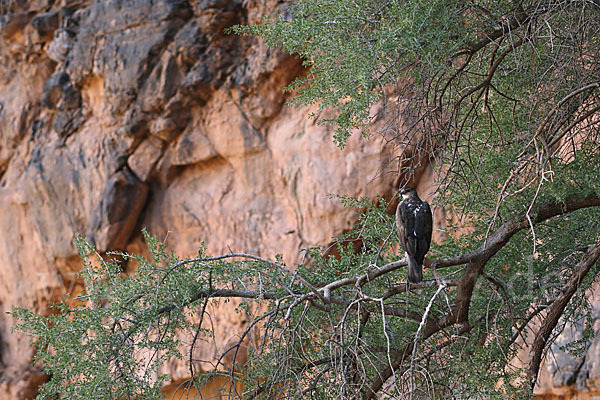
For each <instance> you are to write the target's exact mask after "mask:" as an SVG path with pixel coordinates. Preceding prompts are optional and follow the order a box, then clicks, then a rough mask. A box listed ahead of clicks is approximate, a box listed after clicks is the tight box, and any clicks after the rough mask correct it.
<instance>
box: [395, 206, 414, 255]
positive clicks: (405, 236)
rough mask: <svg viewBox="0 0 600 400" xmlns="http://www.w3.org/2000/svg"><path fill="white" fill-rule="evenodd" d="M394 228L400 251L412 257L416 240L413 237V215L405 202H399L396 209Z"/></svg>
mask: <svg viewBox="0 0 600 400" xmlns="http://www.w3.org/2000/svg"><path fill="white" fill-rule="evenodd" d="M396 227H397V228H398V238H399V239H400V244H401V245H402V249H404V251H406V252H407V253H408V254H409V255H411V256H413V255H414V254H415V252H416V251H417V240H416V237H415V235H414V231H415V215H414V213H413V210H411V208H410V206H409V205H408V204H407V203H405V202H401V203H400V204H399V205H398V208H397V209H396Z"/></svg>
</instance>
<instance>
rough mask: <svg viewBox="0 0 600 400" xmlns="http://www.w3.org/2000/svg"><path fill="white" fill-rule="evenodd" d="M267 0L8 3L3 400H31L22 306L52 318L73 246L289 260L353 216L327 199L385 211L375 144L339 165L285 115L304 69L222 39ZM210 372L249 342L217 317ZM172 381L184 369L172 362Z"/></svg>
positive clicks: (1, 149)
mask: <svg viewBox="0 0 600 400" xmlns="http://www.w3.org/2000/svg"><path fill="white" fill-rule="evenodd" d="M280 6H282V5H281V4H279V2H277V1H275V0H268V1H253V0H250V1H241V0H239V1H238V0H234V1H221V0H199V1H183V0H154V1H148V0H126V1H125V0H97V1H90V0H79V1H77V0H60V1H59V0H31V1H26V0H22V1H8V2H7V1H0V226H1V227H2V229H1V230H0V277H1V279H0V399H23V398H26V397H32V396H34V395H35V392H36V387H37V385H39V384H40V382H42V381H43V380H44V379H45V378H44V375H43V373H42V371H41V370H39V369H36V368H34V367H30V366H29V363H30V360H31V356H32V353H31V349H30V347H29V346H28V339H27V338H26V337H23V336H19V335H14V334H10V332H9V331H10V327H11V326H12V325H13V323H14V321H13V320H12V319H11V317H10V315H6V314H5V311H9V310H10V309H11V308H12V307H13V306H24V307H28V308H33V309H35V310H37V311H40V312H46V308H47V305H48V303H49V302H51V301H52V300H54V299H56V298H58V297H59V296H62V295H64V294H65V293H67V292H69V291H71V290H72V289H73V287H75V286H76V285H79V282H77V281H76V280H75V279H74V277H73V273H74V272H76V271H78V270H79V268H80V263H79V260H78V257H77V253H76V250H75V248H74V246H73V243H72V239H73V237H74V235H83V236H86V237H87V238H88V240H89V241H91V242H93V243H95V245H96V246H97V248H98V250H100V251H106V250H109V249H127V250H129V251H135V252H139V251H142V249H143V242H142V240H141V237H140V236H141V235H140V233H139V232H140V230H141V228H143V227H146V228H147V229H148V231H149V232H150V233H152V234H153V235H156V236H158V237H159V238H161V239H164V240H165V241H166V243H167V245H168V246H170V247H171V248H172V249H174V250H175V252H176V253H177V254H178V255H180V256H190V255H193V254H195V253H196V252H197V249H198V246H199V245H200V243H201V242H205V243H206V244H207V245H208V248H209V251H210V252H212V253H223V252H229V251H230V250H229V249H235V250H236V251H244V252H252V253H255V254H258V255H262V256H268V257H270V256H273V255H275V254H276V253H281V254H283V255H284V256H285V258H286V261H289V262H293V261H295V260H296V258H297V257H299V254H300V253H299V251H300V250H301V249H302V248H305V247H308V246H312V245H317V244H324V245H326V244H328V243H329V242H330V240H331V237H332V236H333V235H336V234H339V233H342V232H343V231H344V230H347V229H348V228H350V227H351V226H352V223H353V222H354V219H355V214H354V212H353V211H351V210H346V209H344V208H343V207H342V205H341V204H340V203H339V202H337V201H335V200H332V199H330V198H329V197H328V195H329V194H330V193H338V194H349V195H363V196H369V197H372V198H374V197H375V196H376V195H383V196H387V197H388V198H390V197H391V194H392V191H393V187H394V184H395V182H394V180H395V178H394V175H392V174H388V175H387V176H385V178H379V179H373V177H374V176H376V175H377V173H378V172H379V171H381V170H382V168H384V167H385V166H386V164H387V163H388V161H389V159H390V157H391V155H390V154H388V153H389V151H390V149H388V148H387V147H386V146H385V145H384V144H383V142H382V141H381V140H378V139H373V140H370V141H365V140H362V139H360V138H359V137H356V138H353V139H352V140H351V141H350V143H348V146H347V148H346V149H345V150H344V151H340V150H339V149H337V148H336V147H335V146H334V145H333V141H332V132H331V130H330V129H329V128H327V127H323V126H318V125H316V124H315V123H314V121H311V120H308V119H307V118H306V116H307V114H308V113H309V111H311V110H308V109H293V108H288V107H284V103H285V101H286V97H285V96H284V94H283V93H282V91H281V88H282V87H283V86H285V85H286V84H288V83H290V82H291V81H292V80H293V79H294V78H295V77H296V76H298V75H299V74H301V73H302V72H303V69H302V67H301V64H300V61H299V60H297V59H296V58H294V57H290V56H288V55H285V54H283V53H281V52H278V51H274V50H272V49H269V48H267V47H266V46H264V45H263V44H262V43H261V42H260V41H258V40H256V39H252V38H242V37H238V36H232V35H226V34H224V32H223V29H224V28H225V27H227V26H231V25H233V24H235V23H248V22H255V21H257V20H258V19H260V18H261V17H262V16H263V15H266V14H270V13H272V12H273V10H276V9H277V8H278V7H280ZM214 323H215V325H216V326H217V335H216V340H215V342H214V343H213V344H211V345H206V346H204V347H202V346H199V347H200V348H199V349H198V351H199V353H200V354H199V357H200V358H203V359H210V358H211V357H213V356H214V355H215V352H216V351H217V350H218V349H220V348H221V347H222V346H224V345H226V344H227V342H228V341H229V340H230V339H231V337H232V336H233V335H235V334H236V333H237V332H239V331H240V329H241V327H242V325H243V323H244V322H243V321H239V320H238V319H237V317H236V316H235V314H234V313H233V312H231V311H228V309H222V310H219V311H218V312H216V313H215V318H214ZM163 372H169V373H171V374H173V375H174V377H175V379H183V378H185V377H186V374H187V368H185V367H184V366H183V365H178V364H173V365H166V366H165V371H163Z"/></svg>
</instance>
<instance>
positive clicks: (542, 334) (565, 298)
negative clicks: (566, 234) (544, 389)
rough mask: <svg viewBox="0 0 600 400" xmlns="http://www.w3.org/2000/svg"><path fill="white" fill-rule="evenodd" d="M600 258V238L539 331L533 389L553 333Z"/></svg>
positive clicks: (531, 364)
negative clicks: (578, 289) (580, 286)
mask: <svg viewBox="0 0 600 400" xmlns="http://www.w3.org/2000/svg"><path fill="white" fill-rule="evenodd" d="M599 258H600V236H598V238H597V239H596V244H595V245H594V246H592V247H591V248H589V249H588V251H587V252H586V253H585V255H584V256H583V259H582V260H581V261H580V262H579V263H578V264H577V265H576V266H575V268H574V272H573V275H572V276H571V278H569V280H568V281H567V283H566V285H565V287H564V288H563V290H562V292H561V294H560V295H559V296H558V297H557V298H556V300H554V302H553V303H552V305H551V306H550V308H549V309H548V313H547V315H546V317H545V318H544V321H543V322H542V325H541V326H540V329H539V330H538V331H537V333H536V335H535V338H534V340H533V345H532V347H531V351H530V353H531V360H530V362H529V370H528V373H527V374H528V376H529V379H530V384H531V388H532V389H533V387H534V386H535V383H536V382H537V378H538V371H539V369H540V364H541V362H542V355H543V353H544V349H545V348H546V345H547V343H548V339H549V338H550V335H551V334H552V331H553V330H554V328H555V327H556V324H557V323H558V321H559V319H560V317H561V316H562V315H563V313H564V311H565V308H566V307H567V305H568V304H569V301H570V300H571V298H572V297H573V295H574V294H575V292H576V291H577V288H579V285H580V284H581V282H582V281H583V279H584V278H585V277H586V275H587V274H588V272H589V271H590V269H591V268H592V266H593V265H594V264H595V263H596V262H597V261H598V259H599Z"/></svg>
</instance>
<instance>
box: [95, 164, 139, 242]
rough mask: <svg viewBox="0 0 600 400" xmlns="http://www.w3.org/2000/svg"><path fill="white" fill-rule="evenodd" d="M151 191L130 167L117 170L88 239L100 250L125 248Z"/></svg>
mask: <svg viewBox="0 0 600 400" xmlns="http://www.w3.org/2000/svg"><path fill="white" fill-rule="evenodd" d="M147 194H148V187H147V185H146V184H145V183H142V182H141V181H140V180H138V179H137V178H136V177H135V176H134V175H133V174H132V173H131V172H130V171H129V170H128V169H127V168H124V169H122V170H120V171H118V172H116V173H115V174H114V175H113V176H111V177H110V179H109V180H108V182H107V183H106V188H105V189H104V193H103V195H102V198H101V200H100V203H99V204H98V206H97V207H96V210H95V211H94V215H93V217H92V221H91V225H90V230H89V231H88V234H87V240H88V241H89V242H90V243H92V244H94V245H95V246H96V248H97V249H98V250H100V251H103V252H104V251H108V250H111V249H124V248H125V246H126V245H127V241H128V239H129V236H131V233H132V232H133V229H134V228H135V226H136V222H137V220H138V216H139V214H140V212H141V211H142V209H143V207H144V205H145V203H146V196H147Z"/></svg>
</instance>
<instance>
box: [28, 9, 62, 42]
mask: <svg viewBox="0 0 600 400" xmlns="http://www.w3.org/2000/svg"><path fill="white" fill-rule="evenodd" d="M31 26H32V27H33V29H35V31H36V32H37V34H38V39H39V40H40V41H43V42H45V41H49V40H50V39H52V37H53V35H54V31H55V30H56V29H58V27H59V26H60V10H51V11H48V12H45V13H42V14H38V15H36V16H35V17H33V19H32V20H31Z"/></svg>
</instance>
